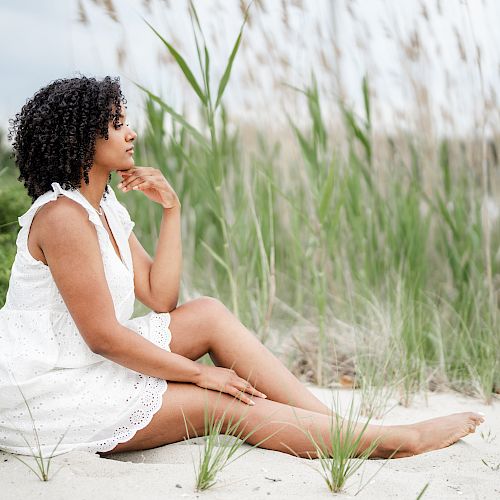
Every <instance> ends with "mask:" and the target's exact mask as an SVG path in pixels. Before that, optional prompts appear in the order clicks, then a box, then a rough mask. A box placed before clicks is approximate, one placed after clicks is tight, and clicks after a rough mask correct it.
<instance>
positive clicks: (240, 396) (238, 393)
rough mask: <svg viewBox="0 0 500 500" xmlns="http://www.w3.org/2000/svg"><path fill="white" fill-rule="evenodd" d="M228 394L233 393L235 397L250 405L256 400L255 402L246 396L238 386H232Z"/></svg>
mask: <svg viewBox="0 0 500 500" xmlns="http://www.w3.org/2000/svg"><path fill="white" fill-rule="evenodd" d="M228 394H231V395H233V396H234V397H235V398H237V399H239V400H241V401H243V403H246V404H248V405H254V404H255V402H253V401H252V400H251V399H250V398H249V397H248V396H245V393H244V392H242V391H240V390H238V389H237V388H236V387H230V388H229V390H228Z"/></svg>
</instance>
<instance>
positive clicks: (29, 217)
mask: <svg viewBox="0 0 500 500" xmlns="http://www.w3.org/2000/svg"><path fill="white" fill-rule="evenodd" d="M51 186H52V191H47V192H46V193H44V194H43V195H41V196H39V197H38V198H37V199H36V200H35V201H34V202H33V204H32V205H31V207H30V208H29V209H28V211H27V212H26V213H24V214H23V215H21V216H20V217H18V221H19V225H20V226H21V227H25V226H30V225H31V222H32V221H33V218H34V217H35V214H36V212H37V211H38V209H39V208H40V207H41V206H43V205H45V204H46V203H48V202H50V201H54V200H56V199H57V197H58V196H60V195H64V196H67V197H68V198H71V199H72V200H74V201H76V202H77V203H79V204H80V205H82V206H83V207H84V208H85V209H86V210H87V212H88V216H89V220H90V221H92V222H93V223H94V224H95V225H96V226H101V227H103V228H104V226H103V224H102V221H101V219H100V218H99V216H98V215H97V212H96V211H95V209H94V207H93V206H92V205H91V204H90V203H89V201H88V200H87V199H86V198H85V196H83V195H82V194H81V193H80V192H79V191H77V190H70V189H63V188H62V187H61V185H60V184H59V183H58V182H53V183H52V184H51Z"/></svg>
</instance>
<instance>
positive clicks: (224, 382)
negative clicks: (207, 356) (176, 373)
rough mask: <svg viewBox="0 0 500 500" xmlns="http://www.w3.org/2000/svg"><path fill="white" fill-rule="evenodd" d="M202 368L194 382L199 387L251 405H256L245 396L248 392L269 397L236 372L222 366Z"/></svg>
mask: <svg viewBox="0 0 500 500" xmlns="http://www.w3.org/2000/svg"><path fill="white" fill-rule="evenodd" d="M200 367H201V372H200V374H199V375H198V377H197V378H196V380H195V381H194V384H196V385H197V386H198V387H202V388H204V389H212V390H214V391H220V392H225V393H226V394H231V395H232V396H234V397H236V398H238V399H240V400H241V401H243V402H244V403H247V404H249V405H254V404H255V403H254V402H253V401H252V400H251V399H250V398H249V397H248V396H246V395H245V393H246V392H248V393H249V394H252V395H255V396H259V397H261V398H266V397H267V396H266V395H265V394H263V393H262V392H260V391H258V390H257V389H255V387H253V386H252V384H250V383H249V382H247V381H246V380H245V379H243V378H241V377H239V376H238V375H237V374H236V372H235V371H234V370H231V369H229V368H222V367H220V366H208V365H200Z"/></svg>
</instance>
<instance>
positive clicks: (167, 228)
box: [149, 204, 182, 312]
mask: <svg viewBox="0 0 500 500" xmlns="http://www.w3.org/2000/svg"><path fill="white" fill-rule="evenodd" d="M181 268H182V243H181V207H180V204H179V205H178V206H176V207H173V208H164V209H163V216H162V219H161V225H160V236H159V238H158V243H157V244H156V252H155V257H154V260H153V264H152V265H151V269H150V271H149V283H150V289H151V296H152V298H153V300H154V301H155V303H157V304H160V305H162V306H163V309H164V310H163V311H157V312H170V311H172V310H174V309H175V308H176V307H177V302H178V300H179V287H180V280H181Z"/></svg>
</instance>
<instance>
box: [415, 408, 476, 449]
mask: <svg viewBox="0 0 500 500" xmlns="http://www.w3.org/2000/svg"><path fill="white" fill-rule="evenodd" d="M483 422H484V417H483V416H482V415H479V414H478V413H473V412H463V413H453V414H452V415H447V416H446V417H438V418H432V419H430V420H424V421H423V422H418V423H416V424H413V426H414V427H415V428H416V429H417V432H418V434H419V439H418V441H417V443H418V444H417V449H416V450H415V454H416V455H418V454H420V453H425V452H427V451H432V450H439V449H441V448H446V447H447V446H450V445H452V444H453V443H455V442H457V441H458V440H459V439H460V438H463V437H464V436H467V434H472V433H473V432H476V427H477V426H478V425H480V424H482V423H483Z"/></svg>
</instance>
